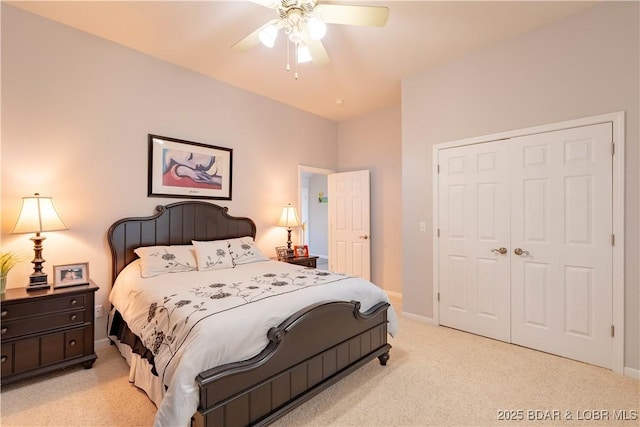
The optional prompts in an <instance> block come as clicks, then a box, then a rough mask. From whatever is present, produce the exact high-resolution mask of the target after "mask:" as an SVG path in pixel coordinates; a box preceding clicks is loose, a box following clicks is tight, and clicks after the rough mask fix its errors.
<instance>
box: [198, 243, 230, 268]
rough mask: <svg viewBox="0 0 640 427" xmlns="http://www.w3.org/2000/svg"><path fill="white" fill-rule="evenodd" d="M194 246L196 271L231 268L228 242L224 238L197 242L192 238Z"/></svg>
mask: <svg viewBox="0 0 640 427" xmlns="http://www.w3.org/2000/svg"><path fill="white" fill-rule="evenodd" d="M191 243H193V246H194V247H195V248H196V259H197V260H198V271H208V270H220V269H223V268H233V261H232V260H231V254H230V253H229V243H228V242H227V241H226V240H212V241H207V242H197V241H195V240H192V241H191Z"/></svg>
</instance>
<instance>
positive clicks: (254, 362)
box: [107, 202, 397, 427]
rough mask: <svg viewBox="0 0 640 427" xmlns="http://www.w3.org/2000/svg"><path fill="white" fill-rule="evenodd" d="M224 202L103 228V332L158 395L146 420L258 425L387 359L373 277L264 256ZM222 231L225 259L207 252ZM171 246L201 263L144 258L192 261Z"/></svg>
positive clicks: (175, 207) (389, 321) (176, 206)
mask: <svg viewBox="0 0 640 427" xmlns="http://www.w3.org/2000/svg"><path fill="white" fill-rule="evenodd" d="M227 212H228V209H227V208H226V207H220V206H217V205H214V204H210V203H206V202H179V203H173V204H170V205H167V206H157V207H156V213H155V214H154V215H152V216H149V217H136V218H133V217H132V218H125V219H122V220H119V221H117V222H115V223H114V224H113V225H112V226H111V227H110V228H109V231H108V233H107V237H108V243H109V246H110V249H111V255H112V275H113V279H114V281H113V287H112V291H111V294H110V301H111V302H112V305H113V309H112V311H111V313H110V316H109V337H110V339H111V340H112V343H114V344H115V345H117V346H118V349H119V351H120V353H121V354H122V356H123V357H124V358H125V359H126V360H127V362H128V363H129V365H130V367H131V369H130V378H129V379H130V381H131V382H133V383H135V385H136V386H138V387H140V388H141V389H143V390H144V391H145V392H146V393H147V395H148V396H149V397H150V398H151V400H152V401H154V403H155V404H156V406H158V413H157V414H156V420H155V424H156V425H158V426H161V425H162V426H169V425H170V426H174V425H181V426H187V425H192V426H202V427H204V426H207V427H213V426H244V425H267V424H270V423H271V422H273V421H275V420H276V419H277V418H279V417H281V416H282V415H284V414H286V413H287V412H289V411H291V410H292V409H293V408H295V407H297V406H299V405H300V404H302V403H304V402H305V401H307V400H308V399H310V398H312V397H313V396H314V395H316V394H318V393H320V392H321V391H323V390H325V389H326V388H327V387H329V386H330V385H332V384H334V383H335V382H337V381H339V380H340V379H342V378H344V377H345V376H347V375H348V374H350V373H351V372H353V371H355V370H356V369H358V368H359V367H361V366H363V365H364V364H366V363H368V362H370V361H371V360H373V359H375V358H378V359H379V362H380V364H381V365H385V364H386V363H387V360H388V359H389V350H390V348H391V345H390V344H389V343H388V342H387V335H388V334H389V333H390V334H393V333H394V332H395V330H396V328H397V323H396V319H395V314H394V312H393V308H392V307H391V306H390V304H389V301H388V299H387V297H386V295H385V294H384V292H383V291H382V290H381V289H380V288H378V287H377V286H375V285H373V284H371V283H370V282H367V281H365V280H363V279H359V278H352V277H348V276H345V275H340V274H336V273H332V272H326V271H320V270H316V269H310V268H306V267H301V266H297V265H294V264H287V263H283V262H278V261H273V260H270V259H268V258H266V257H265V256H264V255H263V254H261V253H260V251H259V250H258V249H257V247H255V246H254V245H253V243H252V242H253V240H254V239H255V235H256V226H255V224H254V222H253V221H252V220H251V219H249V218H241V217H233V216H230V215H229V214H228V213H227ZM223 242H224V248H229V252H230V253H231V258H232V261H233V265H232V266H229V265H217V264H216V263H218V261H219V260H220V259H222V261H220V262H224V263H226V262H228V260H226V253H223V252H224V251H222V250H221V249H220V247H219V246H217V245H219V244H221V243H223ZM190 245H191V246H190ZM234 245H236V246H234ZM237 245H240V246H237ZM158 248H160V249H158ZM167 248H173V249H169V251H170V252H171V254H170V256H169V255H167V254H166V251H167ZM185 248H187V249H185ZM203 248H204V249H203ZM195 249H198V250H197V251H196V250H195ZM159 250H162V251H164V252H158V251H159ZM174 250H175V253H176V254H178V256H177V257H176V256H174V252H173V251H174ZM154 251H155V252H154ZM182 251H187V252H189V253H194V254H195V258H196V262H195V263H196V264H197V266H199V267H202V266H207V268H208V267H209V266H211V269H210V270H207V271H199V270H198V269H195V270H194V269H193V268H192V269H188V268H186V269H185V270H184V271H183V270H180V271H176V272H171V273H167V274H164V273H165V272H163V271H159V272H158V271H155V270H153V268H151V266H153V263H154V262H155V260H157V259H160V258H162V260H164V261H163V262H165V264H166V262H167V260H169V261H168V262H169V263H170V264H171V265H180V267H181V268H182V267H185V266H187V267H194V266H193V265H191V264H193V262H191V263H189V262H187V261H180V254H183V253H184V252H182ZM207 251H208V252H207ZM242 251H245V252H242ZM216 253H217V254H218V255H220V256H218V257H217V258H216V257H215V254H216ZM149 254H152V255H153V254H155V255H156V257H155V258H153V257H152V256H149ZM158 254H161V256H160V257H158V256H157V255H158ZM162 254H164V255H162ZM247 254H248V257H247V258H242V256H243V255H247ZM205 255H206V256H207V258H204V256H205ZM234 257H236V258H234ZM213 258H216V259H213ZM214 261H215V262H214ZM245 261H246V262H245ZM218 264H219V263H218ZM152 273H153V274H152ZM141 274H142V275H145V274H146V275H147V276H148V277H146V278H144V279H140V275H141ZM182 311H184V312H185V315H184V316H183V317H178V314H179V313H180V312H182Z"/></svg>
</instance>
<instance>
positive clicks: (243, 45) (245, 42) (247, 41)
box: [231, 19, 283, 51]
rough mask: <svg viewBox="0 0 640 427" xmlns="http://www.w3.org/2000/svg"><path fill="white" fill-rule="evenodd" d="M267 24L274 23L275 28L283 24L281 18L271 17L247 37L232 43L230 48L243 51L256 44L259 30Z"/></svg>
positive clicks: (258, 41)
mask: <svg viewBox="0 0 640 427" xmlns="http://www.w3.org/2000/svg"><path fill="white" fill-rule="evenodd" d="M268 25H275V26H276V28H278V29H280V28H282V26H283V22H282V19H272V20H271V21H269V22H267V23H265V24H264V25H262V26H261V27H259V28H258V29H256V30H255V31H254V32H252V33H251V34H249V35H248V36H247V37H245V38H243V39H242V40H240V41H239V42H238V43H236V44H234V45H233V46H232V47H231V48H232V49H234V50H239V51H245V50H249V49H251V48H252V47H255V46H257V45H258V44H259V43H260V38H259V36H258V35H259V34H260V31H262V29H263V28H265V27H266V26H268Z"/></svg>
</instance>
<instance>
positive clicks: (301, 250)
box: [293, 245, 309, 258]
mask: <svg viewBox="0 0 640 427" xmlns="http://www.w3.org/2000/svg"><path fill="white" fill-rule="evenodd" d="M293 251H294V253H295V256H296V258H308V257H309V246H307V245H304V246H294V247H293Z"/></svg>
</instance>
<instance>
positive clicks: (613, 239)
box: [611, 234, 616, 246]
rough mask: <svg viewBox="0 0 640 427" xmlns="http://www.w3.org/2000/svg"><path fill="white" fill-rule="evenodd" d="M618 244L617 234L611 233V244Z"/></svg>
mask: <svg viewBox="0 0 640 427" xmlns="http://www.w3.org/2000/svg"><path fill="white" fill-rule="evenodd" d="M615 245H616V235H615V234H612V235H611V246H615Z"/></svg>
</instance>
